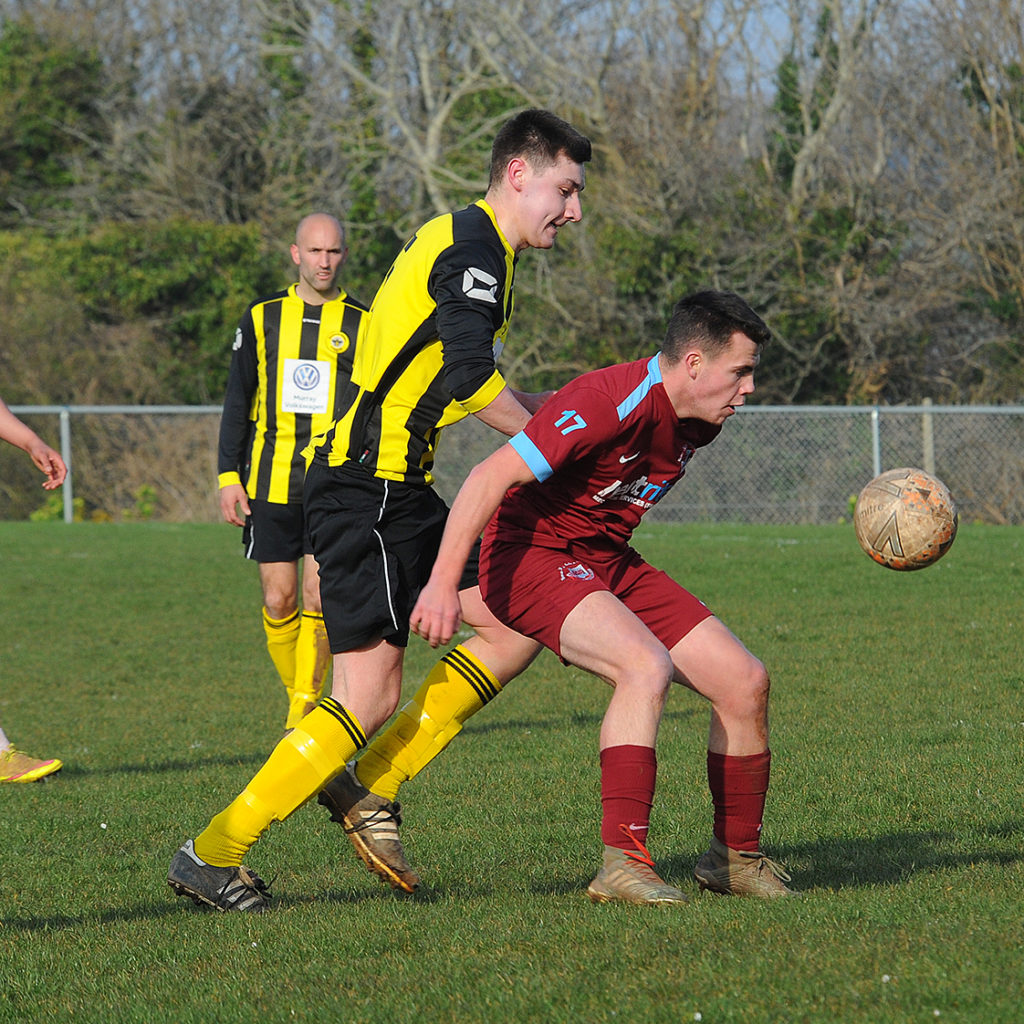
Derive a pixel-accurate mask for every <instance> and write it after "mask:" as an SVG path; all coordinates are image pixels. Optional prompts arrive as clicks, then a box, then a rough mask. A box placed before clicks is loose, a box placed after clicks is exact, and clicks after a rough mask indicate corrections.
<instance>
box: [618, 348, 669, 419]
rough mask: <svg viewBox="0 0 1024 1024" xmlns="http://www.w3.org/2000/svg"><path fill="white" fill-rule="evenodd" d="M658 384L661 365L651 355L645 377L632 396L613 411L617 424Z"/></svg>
mask: <svg viewBox="0 0 1024 1024" xmlns="http://www.w3.org/2000/svg"><path fill="white" fill-rule="evenodd" d="M660 383H661V364H660V363H659V362H658V356H657V355H653V356H651V358H650V360H649V362H648V363H647V376H646V377H644V379H643V380H642V381H640V383H639V384H638V385H637V386H636V387H635V388H634V389H633V392H632V394H630V395H628V396H627V397H626V398H625V399H623V401H622V402H620V403H619V406H618V408H617V409H616V410H615V411H616V412H617V413H618V414H619V422H620V423H621V422H622V421H623V420H624V419H625V418H626V417H627V416H628V415H629V414H630V413H631V412H632V411H633V410H634V409H635V408H636V407H637V406H638V405H639V404H640V403H641V402H642V401H643V400H644V399H645V398H646V397H647V393H648V392H649V391H650V390H651V388H652V387H654V385H655V384H660Z"/></svg>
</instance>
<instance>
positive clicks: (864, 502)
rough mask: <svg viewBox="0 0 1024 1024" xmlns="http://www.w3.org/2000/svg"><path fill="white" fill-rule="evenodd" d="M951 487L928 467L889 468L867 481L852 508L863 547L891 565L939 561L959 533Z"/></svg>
mask: <svg viewBox="0 0 1024 1024" xmlns="http://www.w3.org/2000/svg"><path fill="white" fill-rule="evenodd" d="M957 524H958V513H957V508H956V502H955V501H954V500H953V496H952V495H951V494H950V493H949V488H948V487H946V485H945V484H944V483H943V482H942V481H941V480H939V479H938V478H937V477H934V476H932V475H931V474H930V473H926V472H925V471H924V470H923V469H913V468H903V469H890V470H889V471H888V472H886V473H882V474H881V475H880V476H876V477H875V479H874V480H872V481H870V483H868V484H867V485H866V486H865V488H864V490H862V491H861V492H860V495H859V496H858V498H857V504H856V505H855V506H854V509H853V527H854V530H855V531H856V533H857V540H858V541H859V542H860V546H861V547H862V548H863V549H864V551H865V552H866V553H867V554H868V555H869V556H870V557H871V558H873V559H874V560H875V561H876V562H877V563H878V564H879V565H884V566H885V567H886V568H887V569H897V570H899V571H902V572H906V571H909V570H912V569H924V568H925V567H926V566H929V565H931V564H932V563H933V562H937V561H938V560H939V559H940V558H941V557H942V556H943V555H944V554H945V553H946V552H947V551H948V550H949V549H950V547H951V546H952V544H953V540H954V539H955V537H956V530H957Z"/></svg>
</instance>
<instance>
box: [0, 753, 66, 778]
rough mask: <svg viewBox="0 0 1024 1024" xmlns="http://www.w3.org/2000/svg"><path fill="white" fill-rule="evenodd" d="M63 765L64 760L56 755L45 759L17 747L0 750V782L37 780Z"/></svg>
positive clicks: (56, 770) (57, 770) (58, 769)
mask: <svg viewBox="0 0 1024 1024" xmlns="http://www.w3.org/2000/svg"><path fill="white" fill-rule="evenodd" d="M63 767H64V762H63V761H61V760H60V759H58V758H56V757H51V758H50V759H49V760H45V761H44V760H40V759H39V758H38V757H29V755H28V754H25V753H22V751H20V750H17V749H16V748H15V747H8V748H7V749H6V750H0V782H36V781H37V780H39V779H42V778H45V777H46V776H47V775H52V774H53V773H54V772H59V771H60V770H61V768H63Z"/></svg>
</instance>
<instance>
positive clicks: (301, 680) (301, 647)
mask: <svg viewBox="0 0 1024 1024" xmlns="http://www.w3.org/2000/svg"><path fill="white" fill-rule="evenodd" d="M347 254H348V248H347V246H346V245H345V231H344V228H343V227H342V225H341V224H340V223H339V222H338V221H337V220H336V219H335V218H334V217H332V216H330V215H328V214H326V213H313V214H310V215H309V216H307V217H305V218H303V220H302V221H301V222H300V223H299V225H298V228H297V230H296V232H295V242H294V244H293V245H292V246H291V256H292V261H293V262H294V263H295V265H296V267H298V278H299V279H298V281H297V282H296V283H295V284H293V285H292V286H291V287H289V288H288V289H287V290H285V291H281V292H278V293H276V294H274V295H271V296H268V297H267V298H263V299H259V300H257V301H256V302H254V303H253V304H252V305H251V306H250V307H249V309H248V310H246V313H245V315H244V316H243V317H242V320H241V322H240V323H239V325H238V330H237V331H236V333H235V343H234V350H233V353H232V357H231V368H230V371H229V373H228V386H227V392H226V395H225V398H224V412H223V416H222V417H221V425H220V443H219V452H218V466H217V471H218V474H219V477H218V483H219V485H220V506H221V512H222V514H223V516H224V519H225V521H226V522H228V523H232V524H234V525H235V526H242V527H243V534H242V541H243V545H244V552H245V555H246V557H247V558H251V559H253V560H254V561H256V562H257V563H259V570H260V583H261V584H262V587H263V626H264V630H265V632H266V637H267V649H268V650H269V652H270V657H271V659H272V660H273V662H274V665H275V667H276V668H277V671H278V674H279V675H280V677H281V682H282V683H283V684H284V686H285V689H286V690H287V693H288V714H287V719H286V727H287V728H291V727H292V726H294V725H295V723H296V722H298V721H299V720H300V719H301V718H302V717H303V715H305V713H306V712H307V711H308V710H310V709H311V708H312V707H313V706H314V705H315V704H316V702H317V701H318V700H319V699H320V695H321V691H322V689H323V683H324V678H325V675H326V672H327V667H328V665H329V663H330V651H329V649H328V645H327V633H326V630H325V629H324V620H323V613H322V610H321V605H320V590H319V579H318V576H317V566H316V562H315V560H314V557H313V554H312V548H311V546H310V544H309V540H308V537H307V535H306V533H305V529H304V525H303V509H302V485H303V476H304V474H305V460H304V459H303V457H302V450H303V448H304V447H305V446H306V445H307V444H308V443H309V441H310V439H311V438H312V437H315V436H316V435H317V434H320V433H322V432H323V431H324V430H326V429H327V428H328V427H329V426H330V424H331V423H332V422H333V421H334V420H336V419H338V418H339V417H340V416H341V415H343V414H344V412H345V411H346V409H347V407H348V405H349V403H350V402H351V400H352V397H353V395H354V394H355V390H354V388H353V387H352V385H351V383H350V376H351V372H352V359H353V355H354V353H355V349H356V344H357V342H358V338H359V333H360V330H361V328H362V324H363V319H364V313H365V312H366V307H365V306H363V305H362V304H361V303H359V302H357V301H355V300H354V299H352V298H351V297H350V296H348V295H347V294H346V293H345V291H344V290H343V289H342V288H341V287H340V286H339V285H338V282H337V279H338V274H339V273H340V271H341V268H342V266H343V265H344V263H345V259H346V257H347ZM300 561H301V562H302V574H301V583H302V606H301V610H300V607H299V579H300V574H299V562H300Z"/></svg>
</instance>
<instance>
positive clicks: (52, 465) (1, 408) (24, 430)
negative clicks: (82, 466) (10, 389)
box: [0, 398, 68, 491]
mask: <svg viewBox="0 0 1024 1024" xmlns="http://www.w3.org/2000/svg"><path fill="white" fill-rule="evenodd" d="M0 438H2V439H3V440H4V441H9V442H10V443H11V444H13V445H14V446H15V447H16V448H20V449H21V450H22V451H24V452H27V453H28V456H29V458H30V459H31V460H32V461H33V463H35V465H36V468H37V469H40V470H42V471H43V472H44V473H45V474H46V480H45V481H44V482H43V487H45V488H46V489H47V490H48V491H52V490H53V489H54V488H56V487H60V485H61V484H62V483H64V478H65V477H66V476H67V475H68V468H67V466H65V465H64V460H63V459H62V458H61V457H60V454H59V453H58V452H56V451H55V450H54V449H53V448H51V447H50V446H49V445H48V444H47V443H46V442H45V441H44V440H43V439H42V438H41V437H40V436H39V435H38V434H37V433H36V432H35V431H34V430H33V429H32V428H31V427H29V426H28V424H26V423H22V422H21V420H19V419H18V417H17V416H15V415H14V413H13V412H11V410H10V409H9V408H8V407H7V403H6V402H5V401H4V400H3V399H2V398H0Z"/></svg>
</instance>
